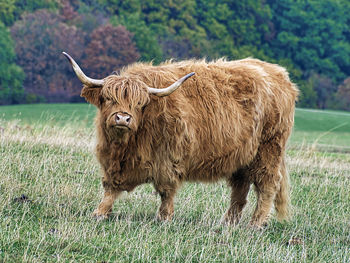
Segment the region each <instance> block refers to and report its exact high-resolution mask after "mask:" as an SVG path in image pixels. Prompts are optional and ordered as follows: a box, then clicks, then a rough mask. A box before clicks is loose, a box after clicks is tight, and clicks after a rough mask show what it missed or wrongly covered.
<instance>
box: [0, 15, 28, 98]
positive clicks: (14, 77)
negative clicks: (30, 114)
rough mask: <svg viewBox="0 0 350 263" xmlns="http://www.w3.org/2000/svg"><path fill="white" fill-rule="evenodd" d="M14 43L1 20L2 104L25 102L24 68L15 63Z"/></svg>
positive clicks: (0, 70)
mask: <svg viewBox="0 0 350 263" xmlns="http://www.w3.org/2000/svg"><path fill="white" fill-rule="evenodd" d="M13 47H14V43H13V41H12V39H11V36H10V33H9V31H8V29H7V28H6V27H5V25H4V24H3V23H2V22H0V104H12V103H19V102H23V96H24V90H23V86H22V83H23V79H24V73H23V70H22V69H21V68H20V67H19V66H17V65H16V64H15V51H14V48H13Z"/></svg>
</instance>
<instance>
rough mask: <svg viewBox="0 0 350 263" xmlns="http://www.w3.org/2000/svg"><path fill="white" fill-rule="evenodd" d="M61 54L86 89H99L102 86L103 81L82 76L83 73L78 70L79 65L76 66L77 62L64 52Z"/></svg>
mask: <svg viewBox="0 0 350 263" xmlns="http://www.w3.org/2000/svg"><path fill="white" fill-rule="evenodd" d="M62 53H63V55H65V56H66V58H67V59H68V61H69V63H70V64H71V65H72V67H73V70H74V72H75V74H77V77H78V79H79V80H80V81H81V82H82V83H83V84H85V85H86V86H88V87H101V86H103V79H92V78H89V77H88V76H86V75H85V74H84V72H83V71H82V70H81V69H80V67H79V65H78V64H77V62H75V61H74V59H73V58H72V57H71V56H70V55H68V54H67V53H66V52H62Z"/></svg>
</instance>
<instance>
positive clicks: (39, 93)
mask: <svg viewBox="0 0 350 263" xmlns="http://www.w3.org/2000/svg"><path fill="white" fill-rule="evenodd" d="M11 34H12V37H13V38H14V39H15V41H16V53H17V55H18V57H17V60H16V62H17V64H18V65H20V66H21V67H22V68H23V70H24V72H25V74H26V79H25V82H24V88H25V91H26V92H27V93H28V94H32V95H31V98H32V100H34V101H35V100H39V98H40V97H41V98H45V99H46V100H47V101H57V102H58V101H67V100H69V98H71V97H73V96H77V95H78V94H79V92H80V86H81V85H80V84H79V81H78V80H77V79H76V77H75V76H74V75H73V74H72V72H71V69H70V66H69V65H68V63H67V62H66V61H64V59H65V58H64V56H62V55H61V53H62V51H67V52H68V53H70V54H71V55H72V56H73V57H75V58H76V59H77V60H78V61H79V60H81V58H82V55H83V50H84V49H83V48H82V47H84V33H83V32H82V31H80V30H78V29H77V28H76V27H75V26H69V25H67V24H65V23H63V22H62V18H61V17H60V16H59V15H56V14H54V13H51V12H49V11H46V10H38V11H36V12H34V13H28V14H26V15H25V16H23V18H22V19H21V20H19V21H17V22H16V23H15V24H14V25H13V26H12V28H11Z"/></svg>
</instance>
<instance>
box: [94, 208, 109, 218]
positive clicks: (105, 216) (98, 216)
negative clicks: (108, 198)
mask: <svg viewBox="0 0 350 263" xmlns="http://www.w3.org/2000/svg"><path fill="white" fill-rule="evenodd" d="M92 217H93V218H94V219H96V220H97V221H102V220H106V219H107V218H108V214H103V213H101V212H100V211H98V210H95V211H94V212H93V213H92Z"/></svg>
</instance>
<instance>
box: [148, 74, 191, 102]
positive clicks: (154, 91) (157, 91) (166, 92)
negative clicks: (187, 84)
mask: <svg viewBox="0 0 350 263" xmlns="http://www.w3.org/2000/svg"><path fill="white" fill-rule="evenodd" d="M194 74H195V73H194V72H191V73H189V74H187V75H186V76H184V77H182V78H181V79H179V80H177V81H176V82H175V83H173V84H172V85H170V86H169V87H167V88H164V89H155V88H148V92H149V93H151V94H154V95H157V96H159V97H164V96H167V95H170V94H171V93H173V92H174V91H175V90H176V89H177V88H178V87H180V86H181V84H182V83H184V81H185V80H186V79H188V78H189V77H192V76H193V75H194Z"/></svg>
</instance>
